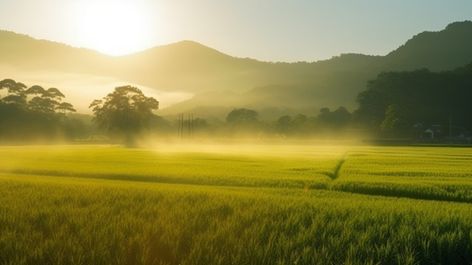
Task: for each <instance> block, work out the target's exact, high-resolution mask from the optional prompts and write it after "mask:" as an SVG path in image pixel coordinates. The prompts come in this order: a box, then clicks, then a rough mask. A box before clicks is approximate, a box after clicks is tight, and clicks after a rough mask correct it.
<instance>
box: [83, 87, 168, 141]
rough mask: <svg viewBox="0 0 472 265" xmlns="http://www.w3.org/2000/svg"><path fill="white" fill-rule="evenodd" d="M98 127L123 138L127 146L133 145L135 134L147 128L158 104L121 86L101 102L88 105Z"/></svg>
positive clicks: (135, 90)
mask: <svg viewBox="0 0 472 265" xmlns="http://www.w3.org/2000/svg"><path fill="white" fill-rule="evenodd" d="M90 108H91V109H92V111H93V113H94V115H95V118H94V120H95V121H96V122H97V123H98V125H99V126H100V127H101V128H103V129H105V130H107V131H108V132H110V133H111V134H114V135H119V136H124V137H125V138H126V141H127V143H128V144H133V142H134V137H135V136H136V134H138V133H139V132H141V131H142V130H143V129H145V128H148V126H149V123H150V121H151V119H152V117H153V116H154V114H153V111H154V110H157V109H158V108H159V102H158V101H157V100H156V99H154V98H152V97H146V96H145V95H144V94H143V92H142V91H141V90H139V89H138V88H136V87H133V86H122V87H117V88H115V91H113V92H112V93H110V94H108V95H107V96H106V97H104V98H103V99H101V100H94V101H93V102H92V104H90Z"/></svg>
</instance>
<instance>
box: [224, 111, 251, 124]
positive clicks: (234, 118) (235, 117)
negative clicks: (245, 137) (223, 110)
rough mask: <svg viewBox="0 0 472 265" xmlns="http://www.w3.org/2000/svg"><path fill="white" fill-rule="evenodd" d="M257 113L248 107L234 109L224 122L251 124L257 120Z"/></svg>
mask: <svg viewBox="0 0 472 265" xmlns="http://www.w3.org/2000/svg"><path fill="white" fill-rule="evenodd" d="M257 117H258V113H257V112H256V111H255V110H250V109H244V108H243V109H234V110H232V111H231V112H230V113H229V114H228V116H226V122H228V123H232V124H251V123H255V122H257Z"/></svg>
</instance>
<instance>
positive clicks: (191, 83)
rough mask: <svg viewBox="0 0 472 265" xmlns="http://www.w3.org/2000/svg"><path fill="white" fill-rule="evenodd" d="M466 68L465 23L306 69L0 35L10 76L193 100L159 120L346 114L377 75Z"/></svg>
mask: <svg viewBox="0 0 472 265" xmlns="http://www.w3.org/2000/svg"><path fill="white" fill-rule="evenodd" d="M470 62H472V22H457V23H453V24H451V25H449V26H447V27H446V28H445V29H444V30H442V31H439V32H423V33H420V34H418V35H417V36H414V37H413V38H412V39H410V40H409V41H407V42H406V43H405V45H403V46H401V47H400V48H398V49H397V50H395V51H393V52H391V53H389V54H388V55H385V56H368V55H361V54H345V55H341V56H337V57H333V58H332V59H330V60H325V61H318V62H313V63H307V62H299V63H270V62H261V61H257V60H254V59H247V58H236V57H232V56H229V55H226V54H223V53H221V52H219V51H217V50H214V49H211V48H208V47H206V46H204V45H201V44H199V43H195V42H192V41H183V42H179V43H175V44H171V45H166V46H160V47H156V48H152V49H149V50H146V51H143V52H140V53H137V54H133V55H128V56H122V57H110V56H105V55H102V54H99V53H97V52H94V51H91V50H86V49H79V48H74V47H70V46H66V45H63V44H59V43H55V42H49V41H44V40H36V39H33V38H30V37H27V36H24V35H18V34H15V33H12V32H5V31H2V32H0V65H10V66H14V67H16V68H17V69H19V70H18V71H23V70H26V69H28V70H38V71H43V72H45V71H62V72H68V73H88V74H94V75H99V76H110V77H114V78H117V79H120V80H123V81H127V82H133V83H136V84H138V85H144V86H148V87H152V88H156V89H160V90H168V91H179V92H190V93H192V94H194V95H195V96H194V98H192V99H190V100H188V101H186V102H182V103H179V104H177V105H175V106H172V107H170V108H168V109H167V110H166V112H167V113H172V112H180V111H188V110H192V109H196V108H199V109H204V108H211V107H213V108H215V107H223V108H229V107H252V108H256V109H262V108H266V107H267V108H269V107H278V108H289V109H307V108H311V109H319V108H321V107H337V106H340V105H344V106H346V107H348V108H351V109H352V108H354V107H355V106H356V103H355V99H356V96H357V94H358V93H359V92H360V91H362V90H364V89H365V85H366V83H367V81H368V80H371V79H374V78H375V77H376V76H377V75H378V74H379V73H380V72H383V71H396V70H414V69H418V68H429V69H431V70H451V69H454V68H456V67H460V66H464V65H466V64H468V63H470ZM11 77H13V78H14V76H11ZM83 89H87V88H83ZM197 114H198V113H197Z"/></svg>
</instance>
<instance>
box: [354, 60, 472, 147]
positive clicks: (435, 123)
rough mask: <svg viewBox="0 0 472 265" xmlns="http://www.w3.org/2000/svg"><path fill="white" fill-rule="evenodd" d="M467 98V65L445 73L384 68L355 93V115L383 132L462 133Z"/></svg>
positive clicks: (469, 113) (471, 93)
mask: <svg viewBox="0 0 472 265" xmlns="http://www.w3.org/2000/svg"><path fill="white" fill-rule="evenodd" d="M471 100H472V64H471V65H468V66H466V67H463V68H459V69H456V70H454V71H447V72H430V71H429V70H426V69H423V70H417V71H412V72H387V73H382V74H380V75H379V76H378V77H377V78H376V79H375V80H372V81H370V82H369V83H368V84H367V90H365V91H364V92H361V93H360V94H359V96H358V103H359V108H358V110H357V111H356V113H355V115H356V117H357V118H358V120H359V122H360V123H361V124H363V125H365V126H366V127H367V128H368V129H370V130H375V131H379V132H380V133H381V134H383V135H389V136H408V137H417V138H447V137H460V136H462V137H467V136H470V132H471V131H472V104H471V103H472V102H471ZM425 134H427V135H425Z"/></svg>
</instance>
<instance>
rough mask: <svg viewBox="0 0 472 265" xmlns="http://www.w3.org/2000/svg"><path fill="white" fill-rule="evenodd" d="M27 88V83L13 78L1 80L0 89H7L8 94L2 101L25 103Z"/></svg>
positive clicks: (17, 103)
mask: <svg viewBox="0 0 472 265" xmlns="http://www.w3.org/2000/svg"><path fill="white" fill-rule="evenodd" d="M25 88H26V85H25V84H23V83H20V82H16V81H15V80H13V79H4V80H2V81H0V90H2V89H7V95H6V96H5V97H4V98H3V99H2V101H3V102H4V103H7V104H16V105H25V104H26V95H25Z"/></svg>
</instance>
